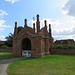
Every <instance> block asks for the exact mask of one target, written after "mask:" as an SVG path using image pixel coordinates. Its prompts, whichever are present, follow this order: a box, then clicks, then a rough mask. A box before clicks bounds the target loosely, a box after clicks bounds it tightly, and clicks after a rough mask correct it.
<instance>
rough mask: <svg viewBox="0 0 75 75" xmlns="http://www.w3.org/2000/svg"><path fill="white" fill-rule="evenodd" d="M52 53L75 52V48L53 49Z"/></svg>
mask: <svg viewBox="0 0 75 75" xmlns="http://www.w3.org/2000/svg"><path fill="white" fill-rule="evenodd" d="M51 54H75V49H53V50H52V51H51Z"/></svg>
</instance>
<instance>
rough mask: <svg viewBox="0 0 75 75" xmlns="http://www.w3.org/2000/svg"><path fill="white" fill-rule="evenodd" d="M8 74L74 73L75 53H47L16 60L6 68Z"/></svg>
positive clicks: (66, 74) (55, 74)
mask: <svg viewBox="0 0 75 75" xmlns="http://www.w3.org/2000/svg"><path fill="white" fill-rule="evenodd" d="M7 73H8V75H75V55H48V56H44V57H43V58H39V59H33V58H26V59H22V60H20V61H16V62H14V63H12V64H10V66H9V67H8V69H7Z"/></svg>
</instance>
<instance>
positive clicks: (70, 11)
mask: <svg viewBox="0 0 75 75" xmlns="http://www.w3.org/2000/svg"><path fill="white" fill-rule="evenodd" d="M62 13H63V14H67V15H70V16H73V17H75V0H67V1H66V3H64V4H63V6H62Z"/></svg>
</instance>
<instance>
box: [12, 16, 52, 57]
mask: <svg viewBox="0 0 75 75" xmlns="http://www.w3.org/2000/svg"><path fill="white" fill-rule="evenodd" d="M44 24H45V25H44V27H43V28H41V29H40V21H39V15H37V21H36V24H35V23H33V28H31V27H29V26H28V25H27V19H25V25H24V28H23V29H22V30H21V31H20V32H19V33H18V31H17V22H15V28H14V38H13V55H16V56H24V57H36V58H40V57H42V56H43V55H49V54H50V51H49V48H51V50H52V49H53V38H52V35H51V25H50V24H49V32H48V30H47V21H46V20H45V21H44ZM35 25H36V28H35Z"/></svg>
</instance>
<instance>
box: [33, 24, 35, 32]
mask: <svg viewBox="0 0 75 75" xmlns="http://www.w3.org/2000/svg"><path fill="white" fill-rule="evenodd" d="M33 30H34V33H35V23H33Z"/></svg>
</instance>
